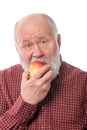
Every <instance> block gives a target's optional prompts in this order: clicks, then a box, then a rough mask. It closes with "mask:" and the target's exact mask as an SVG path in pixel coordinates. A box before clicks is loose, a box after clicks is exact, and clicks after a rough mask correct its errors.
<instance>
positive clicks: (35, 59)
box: [30, 58, 49, 64]
mask: <svg viewBox="0 0 87 130" xmlns="http://www.w3.org/2000/svg"><path fill="white" fill-rule="evenodd" d="M35 61H40V62H44V63H46V64H49V61H48V60H47V59H45V58H33V59H32V60H31V62H30V64H31V63H32V62H35Z"/></svg>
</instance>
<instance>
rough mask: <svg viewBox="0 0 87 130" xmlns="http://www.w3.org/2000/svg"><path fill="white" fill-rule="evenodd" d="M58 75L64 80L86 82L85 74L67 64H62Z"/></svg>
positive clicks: (86, 75) (86, 76)
mask: <svg viewBox="0 0 87 130" xmlns="http://www.w3.org/2000/svg"><path fill="white" fill-rule="evenodd" d="M60 75H61V76H62V77H64V78H65V79H66V78H69V79H70V78H71V79H72V78H73V79H76V80H77V79H78V80H79V79H84V80H87V72H86V71H83V70H81V69H79V68H78V67H76V66H73V65H71V64H69V63H67V62H64V61H63V62H62V65H61V69H60Z"/></svg>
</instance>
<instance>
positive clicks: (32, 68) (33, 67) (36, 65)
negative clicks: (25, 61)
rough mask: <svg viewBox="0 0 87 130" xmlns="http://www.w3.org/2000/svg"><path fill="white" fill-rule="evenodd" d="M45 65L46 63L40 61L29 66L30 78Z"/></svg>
mask: <svg viewBox="0 0 87 130" xmlns="http://www.w3.org/2000/svg"><path fill="white" fill-rule="evenodd" d="M44 65H46V63H44V62H41V61H34V62H32V63H31V65H30V77H32V76H33V75H34V74H35V73H36V72H37V70H38V69H40V68H41V67H43V66H44Z"/></svg>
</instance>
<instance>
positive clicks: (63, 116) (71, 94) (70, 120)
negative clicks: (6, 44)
mask: <svg viewBox="0 0 87 130" xmlns="http://www.w3.org/2000/svg"><path fill="white" fill-rule="evenodd" d="M22 73H23V70H22V68H21V66H20V65H15V66H12V67H11V68H7V69H5V70H2V71H0V130H86V129H87V104H86V102H87V92H86V91H87V88H86V85H87V73H86V72H84V71H81V70H79V69H77V68H75V67H73V66H71V65H69V64H67V63H66V62H62V65H61V68H60V73H59V75H58V76H57V77H56V78H55V79H54V80H53V81H52V84H51V89H50V91H49V93H48V95H47V97H46V98H45V99H44V100H43V101H42V102H40V103H39V104H38V105H31V104H28V103H26V102H24V101H23V100H22V98H21V96H20V85H21V78H22Z"/></svg>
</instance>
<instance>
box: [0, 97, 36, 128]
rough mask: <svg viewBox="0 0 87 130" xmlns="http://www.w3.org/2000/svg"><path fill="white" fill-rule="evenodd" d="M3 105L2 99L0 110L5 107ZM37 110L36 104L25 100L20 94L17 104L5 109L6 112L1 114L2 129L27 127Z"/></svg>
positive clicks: (0, 125)
mask: <svg viewBox="0 0 87 130" xmlns="http://www.w3.org/2000/svg"><path fill="white" fill-rule="evenodd" d="M0 98H1V96H0ZM1 107H2V108H1ZM3 107H4V105H3V101H0V110H2V109H4V108H3ZM36 110H37V106H36V105H31V104H28V103H26V102H24V101H23V100H22V98H21V96H19V97H18V99H17V100H16V102H15V104H14V105H13V106H12V107H11V108H10V109H9V110H7V111H5V112H4V114H1V115H0V130H10V129H17V130H19V129H23V128H24V129H25V128H26V125H27V123H28V122H29V121H30V120H31V118H32V117H33V116H34V113H35V112H36Z"/></svg>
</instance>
